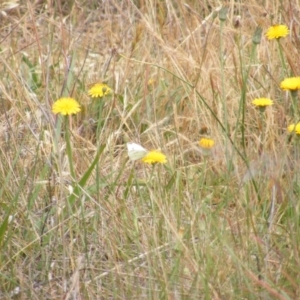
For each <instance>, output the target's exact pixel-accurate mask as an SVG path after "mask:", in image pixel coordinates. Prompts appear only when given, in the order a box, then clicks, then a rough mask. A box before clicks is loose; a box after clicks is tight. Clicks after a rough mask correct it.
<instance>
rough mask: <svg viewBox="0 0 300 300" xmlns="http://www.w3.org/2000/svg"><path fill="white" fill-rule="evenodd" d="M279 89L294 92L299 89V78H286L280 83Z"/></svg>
mask: <svg viewBox="0 0 300 300" xmlns="http://www.w3.org/2000/svg"><path fill="white" fill-rule="evenodd" d="M280 88H281V89H282V90H284V91H296V90H299V89H300V77H290V78H286V79H284V80H283V81H281V83H280Z"/></svg>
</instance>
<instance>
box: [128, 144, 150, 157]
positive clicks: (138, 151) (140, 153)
mask: <svg viewBox="0 0 300 300" xmlns="http://www.w3.org/2000/svg"><path fill="white" fill-rule="evenodd" d="M127 150H128V156H129V158H130V159H131V160H138V159H141V158H143V157H145V156H146V155H147V154H148V152H149V151H148V150H146V149H145V148H144V147H142V146H141V145H139V144H136V143H127Z"/></svg>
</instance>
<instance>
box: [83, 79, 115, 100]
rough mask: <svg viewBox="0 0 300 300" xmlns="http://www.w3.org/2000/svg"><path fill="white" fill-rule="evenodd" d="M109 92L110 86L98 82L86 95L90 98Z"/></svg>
mask: <svg viewBox="0 0 300 300" xmlns="http://www.w3.org/2000/svg"><path fill="white" fill-rule="evenodd" d="M110 93H111V88H110V87H108V85H107V84H106V83H101V82H98V83H96V84H94V85H93V86H92V87H91V88H90V89H89V91H88V95H89V96H91V97H92V98H98V97H99V98H101V97H103V96H106V95H108V94H110Z"/></svg>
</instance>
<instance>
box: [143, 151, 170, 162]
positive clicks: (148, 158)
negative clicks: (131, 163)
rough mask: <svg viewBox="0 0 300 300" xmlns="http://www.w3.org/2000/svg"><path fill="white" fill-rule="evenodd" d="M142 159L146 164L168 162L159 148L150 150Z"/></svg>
mask: <svg viewBox="0 0 300 300" xmlns="http://www.w3.org/2000/svg"><path fill="white" fill-rule="evenodd" d="M142 161H143V162H144V163H146V164H155V163H161V164H165V163H166V162H167V158H166V156H165V155H164V154H163V153H161V152H159V151H157V150H153V151H150V152H148V153H147V154H146V155H145V156H144V157H143V158H142Z"/></svg>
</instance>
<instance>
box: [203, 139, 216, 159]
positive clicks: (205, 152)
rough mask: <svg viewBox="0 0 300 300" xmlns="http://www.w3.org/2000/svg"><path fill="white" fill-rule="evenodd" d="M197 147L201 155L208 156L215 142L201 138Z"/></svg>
mask: <svg viewBox="0 0 300 300" xmlns="http://www.w3.org/2000/svg"><path fill="white" fill-rule="evenodd" d="M199 145H200V147H201V153H202V154H203V155H210V154H211V151H212V148H213V146H214V145H215V141H214V140H212V139H210V138H201V139H200V141H199Z"/></svg>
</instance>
